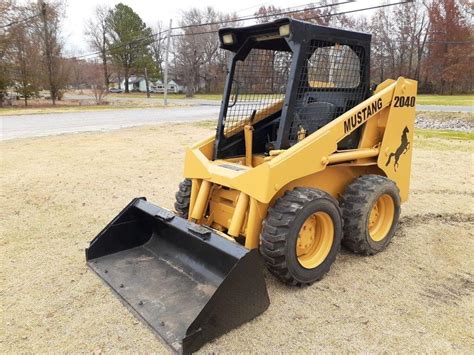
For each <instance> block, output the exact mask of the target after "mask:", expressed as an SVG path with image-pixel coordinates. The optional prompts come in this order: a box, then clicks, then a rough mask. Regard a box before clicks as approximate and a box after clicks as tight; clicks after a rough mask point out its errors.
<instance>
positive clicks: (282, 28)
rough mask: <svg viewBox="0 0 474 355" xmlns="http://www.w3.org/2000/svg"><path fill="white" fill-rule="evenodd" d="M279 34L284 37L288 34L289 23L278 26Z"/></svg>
mask: <svg viewBox="0 0 474 355" xmlns="http://www.w3.org/2000/svg"><path fill="white" fill-rule="evenodd" d="M279 32H280V36H282V37H286V36H289V35H290V33H291V31H290V24H287V25H283V26H280V28H279Z"/></svg>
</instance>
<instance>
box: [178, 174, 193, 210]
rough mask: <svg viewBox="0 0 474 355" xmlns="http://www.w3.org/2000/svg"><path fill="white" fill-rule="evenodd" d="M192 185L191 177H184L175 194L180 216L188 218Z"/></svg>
mask: <svg viewBox="0 0 474 355" xmlns="http://www.w3.org/2000/svg"><path fill="white" fill-rule="evenodd" d="M191 186H192V182H191V180H190V179H184V180H183V181H181V182H180V183H179V190H178V191H177V192H176V194H175V198H176V202H175V203H174V208H175V210H176V212H177V214H178V216H180V217H183V218H186V219H187V218H188V214H189V201H190V200H191Z"/></svg>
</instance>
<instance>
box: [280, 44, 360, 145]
mask: <svg viewBox="0 0 474 355" xmlns="http://www.w3.org/2000/svg"><path fill="white" fill-rule="evenodd" d="M363 55H364V53H363V49H362V48H361V47H349V46H347V45H340V44H334V43H327V42H321V41H313V42H312V43H311V45H310V46H308V49H307V53H306V57H307V58H308V60H307V61H305V62H304V63H305V64H304V67H303V68H302V71H301V76H300V78H299V81H298V82H297V83H296V89H297V99H296V105H295V111H294V112H295V113H294V117H292V120H291V126H290V133H289V141H290V144H294V143H296V142H298V141H299V140H301V139H302V138H304V137H305V136H307V135H308V134H311V133H313V132H315V131H317V130H318V129H319V128H321V127H323V126H324V125H326V124H327V123H329V122H330V121H332V120H333V119H335V118H336V117H338V116H339V115H341V114H342V113H344V112H346V111H347V110H349V109H351V108H352V107H354V106H355V105H357V104H358V103H359V102H361V101H362V100H364V95H365V94H366V83H361V78H362V77H363V76H362V73H363V69H364V68H362V67H361V63H364V60H363Z"/></svg>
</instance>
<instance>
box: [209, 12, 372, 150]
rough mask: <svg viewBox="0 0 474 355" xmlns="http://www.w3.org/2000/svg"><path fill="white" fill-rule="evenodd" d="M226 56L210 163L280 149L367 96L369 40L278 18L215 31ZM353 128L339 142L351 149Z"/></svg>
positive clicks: (354, 138)
mask: <svg viewBox="0 0 474 355" xmlns="http://www.w3.org/2000/svg"><path fill="white" fill-rule="evenodd" d="M219 39H220V42H221V48H223V49H226V50H228V51H230V52H231V53H232V54H231V57H230V60H229V64H228V69H227V70H228V74H227V80H226V85H225V88H224V95H223V100H222V104H221V110H220V114H219V121H218V127H217V132H216V143H215V149H214V158H215V159H221V158H229V157H236V156H241V155H243V154H244V153H245V142H244V134H243V126H244V125H245V124H249V123H251V124H252V125H253V129H254V131H253V153H254V154H267V153H268V152H269V151H270V150H273V149H276V150H279V149H286V148H289V147H291V146H292V145H294V144H296V143H298V142H299V141H300V140H302V139H304V137H306V136H308V135H309V134H311V133H314V132H316V131H317V130H318V129H319V128H321V127H323V126H325V125H326V124H327V123H329V122H331V121H332V120H334V119H335V118H337V117H338V116H340V115H341V114H343V113H344V112H346V111H348V110H350V109H351V108H353V107H354V106H356V105H357V104H358V103H360V102H362V101H363V100H365V99H366V98H367V97H369V96H370V77H369V68H370V65H369V62H370V59H369V56H370V40H371V35H370V34H366V33H359V32H351V31H345V30H341V29H336V28H330V27H325V26H319V25H314V24H311V23H308V22H303V21H299V20H294V19H289V18H283V19H280V20H277V21H274V22H271V23H267V24H260V25H255V26H249V27H241V28H238V27H237V28H224V29H221V30H219ZM359 136H360V130H359V129H358V130H356V131H355V132H354V133H353V134H351V135H350V136H348V137H346V138H345V139H344V140H342V141H341V142H339V146H338V147H339V149H350V148H356V147H357V144H358V141H359Z"/></svg>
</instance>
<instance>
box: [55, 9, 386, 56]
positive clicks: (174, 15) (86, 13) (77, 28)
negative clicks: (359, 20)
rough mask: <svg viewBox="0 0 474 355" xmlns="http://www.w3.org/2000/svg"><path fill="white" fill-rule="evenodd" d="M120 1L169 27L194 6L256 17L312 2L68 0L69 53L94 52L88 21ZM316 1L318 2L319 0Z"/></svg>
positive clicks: (151, 22) (150, 22) (147, 19)
mask: <svg viewBox="0 0 474 355" xmlns="http://www.w3.org/2000/svg"><path fill="white" fill-rule="evenodd" d="M120 2H122V3H124V4H126V5H128V6H130V7H131V8H132V9H133V10H134V11H135V12H136V13H138V15H139V16H140V17H141V18H142V19H143V21H145V22H146V24H147V25H148V26H151V27H153V26H154V25H155V24H156V23H157V21H162V22H163V23H164V24H165V26H166V27H167V26H168V23H169V20H170V19H173V25H174V26H175V25H177V22H178V19H179V17H180V14H181V12H182V11H183V10H186V9H189V8H192V7H198V8H205V7H206V6H212V7H214V8H215V9H216V10H217V11H220V12H234V11H235V12H237V14H238V16H239V17H241V16H245V15H252V14H253V13H254V12H255V11H256V10H257V9H258V7H259V6H261V5H275V6H278V7H282V8H288V7H292V6H299V5H304V4H307V3H311V0H271V1H265V0H230V1H224V0H201V1H199V0H67V10H66V16H67V18H66V19H65V21H64V29H65V40H66V51H67V53H68V54H69V55H79V54H84V53H88V52H90V51H91V50H90V48H89V47H88V45H87V42H86V39H85V37H84V23H85V21H86V20H87V19H88V18H91V17H93V15H94V9H95V7H96V6H97V4H105V5H108V6H110V7H113V6H114V5H115V4H118V3H120ZM314 2H315V3H318V0H314ZM340 2H342V1H340ZM377 2H379V1H370V0H358V1H357V3H356V4H346V5H341V6H340V10H346V9H350V8H354V7H358V8H359V7H367V6H371V5H374V4H375V3H377Z"/></svg>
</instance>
